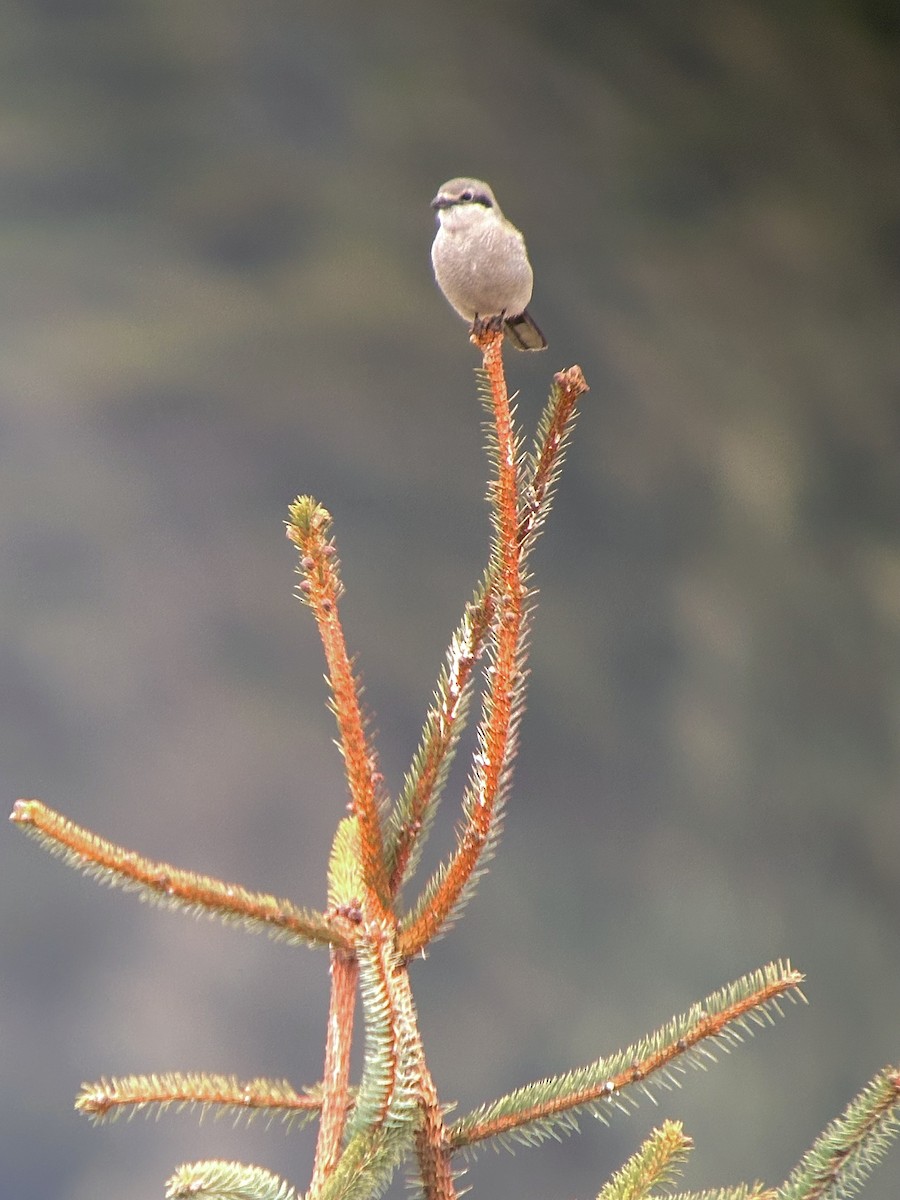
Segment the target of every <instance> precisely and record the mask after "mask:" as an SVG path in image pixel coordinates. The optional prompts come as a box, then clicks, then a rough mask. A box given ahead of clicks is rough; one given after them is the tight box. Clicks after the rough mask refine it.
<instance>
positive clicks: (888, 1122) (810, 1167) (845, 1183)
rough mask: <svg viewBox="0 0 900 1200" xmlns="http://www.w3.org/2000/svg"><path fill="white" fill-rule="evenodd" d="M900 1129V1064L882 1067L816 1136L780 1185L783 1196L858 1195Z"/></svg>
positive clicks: (781, 1199)
mask: <svg viewBox="0 0 900 1200" xmlns="http://www.w3.org/2000/svg"><path fill="white" fill-rule="evenodd" d="M898 1131H900V1068H897V1067H885V1068H884V1069H883V1070H881V1071H879V1072H878V1074H877V1075H876V1076H875V1078H874V1079H872V1080H871V1081H870V1082H869V1083H868V1084H866V1086H865V1087H864V1088H863V1090H862V1091H861V1092H860V1093H859V1095H858V1096H857V1097H856V1098H855V1099H854V1100H852V1101H851V1102H850V1104H848V1105H847V1107H846V1108H845V1109H844V1112H843V1113H842V1114H841V1116H840V1117H838V1118H837V1119H836V1120H835V1121H832V1123H831V1124H830V1125H829V1126H828V1128H827V1129H825V1131H824V1132H823V1133H822V1134H820V1136H819V1137H818V1138H816V1140H815V1142H814V1143H813V1145H812V1146H811V1147H810V1149H809V1150H808V1151H807V1153H806V1154H804V1156H803V1158H802V1159H801V1160H800V1162H799V1163H798V1164H797V1166H796V1167H795V1168H794V1170H793V1171H792V1172H791V1174H790V1176H789V1177H788V1179H787V1180H786V1181H785V1183H784V1184H783V1185H782V1186H781V1187H780V1188H779V1189H778V1193H777V1195H778V1200H843V1198H844V1197H847V1196H855V1195H856V1193H857V1192H859V1191H860V1189H861V1188H862V1186H863V1184H864V1183H865V1182H866V1180H867V1179H868V1178H869V1176H870V1175H871V1174H872V1171H873V1170H874V1169H875V1167H876V1166H877V1164H878V1163H879V1162H880V1161H881V1159H882V1158H883V1157H884V1155H885V1154H886V1153H887V1151H888V1148H889V1147H890V1145H891V1143H892V1142H893V1140H894V1138H895V1137H896V1136H897V1133H898Z"/></svg>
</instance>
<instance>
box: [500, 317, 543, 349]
mask: <svg viewBox="0 0 900 1200" xmlns="http://www.w3.org/2000/svg"><path fill="white" fill-rule="evenodd" d="M504 333H505V334H506V336H507V337H508V338H509V340H510V341H511V342H512V344H513V345H514V346H515V348H516V349H517V350H546V349H547V339H546V338H545V337H544V335H543V334H542V333H541V331H540V330H539V329H538V327H537V325H535V323H534V321H533V320H532V317H531V314H530V313H529V312H528V310H527V309H526V310H525V312H523V313H519V315H518V316H517V317H507V318H506V320H505V321H504Z"/></svg>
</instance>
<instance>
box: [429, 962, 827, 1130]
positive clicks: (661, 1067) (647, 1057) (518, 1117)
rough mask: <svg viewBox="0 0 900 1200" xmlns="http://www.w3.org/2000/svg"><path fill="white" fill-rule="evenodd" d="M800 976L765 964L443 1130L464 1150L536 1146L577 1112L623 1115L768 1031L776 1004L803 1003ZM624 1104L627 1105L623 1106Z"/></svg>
mask: <svg viewBox="0 0 900 1200" xmlns="http://www.w3.org/2000/svg"><path fill="white" fill-rule="evenodd" d="M802 982H803V976H802V975H801V974H800V972H799V971H795V970H793V969H792V968H791V966H790V964H789V963H780V962H775V963H769V964H768V966H766V967H763V968H762V969H761V970H759V971H754V972H753V973H752V974H751V975H745V976H743V977H742V978H741V979H738V980H737V981H736V982H734V983H732V984H730V985H729V986H728V987H726V988H723V989H722V990H721V991H718V992H715V993H714V994H713V995H712V996H708V997H707V998H706V1000H704V1001H702V1002H701V1003H699V1004H695V1005H693V1006H692V1007H691V1008H690V1009H689V1010H688V1011H687V1012H686V1013H684V1014H683V1015H681V1016H679V1017H674V1018H673V1019H672V1020H671V1021H669V1022H668V1023H667V1024H666V1025H664V1026H663V1027H662V1028H661V1029H658V1030H657V1031H656V1032H655V1033H653V1034H651V1035H650V1036H649V1037H646V1038H642V1039H641V1040H640V1041H638V1042H635V1043H634V1044H633V1045H631V1046H628V1047H627V1048H626V1049H625V1050H620V1051H618V1052H617V1053H616V1054H613V1055H611V1056H610V1057H609V1058H600V1059H598V1060H597V1061H596V1062H593V1063H590V1064H588V1065H587V1066H584V1067H579V1068H577V1069H576V1070H574V1071H568V1072H566V1073H565V1074H563V1075H556V1076H554V1077H552V1078H550V1079H542V1080H540V1081H538V1082H537V1083H532V1084H528V1085H526V1086H525V1087H522V1088H517V1089H516V1091H514V1092H510V1093H509V1094H508V1095H506V1096H502V1097H501V1098H500V1099H499V1100H495V1101H494V1102H493V1104H490V1105H485V1106H484V1107H483V1108H479V1109H476V1110H475V1111H474V1112H472V1113H469V1114H468V1115H467V1116H465V1117H461V1118H460V1119H459V1120H458V1121H455V1122H454V1123H453V1124H452V1125H451V1126H450V1129H449V1137H450V1143H451V1145H452V1146H453V1147H454V1148H456V1149H468V1148H470V1147H472V1146H474V1145H475V1144H476V1143H478V1142H482V1141H485V1140H487V1139H497V1141H498V1142H499V1143H501V1144H505V1145H507V1146H509V1145H510V1144H511V1143H515V1142H519V1143H522V1144H524V1145H536V1144H537V1143H538V1142H542V1141H544V1140H545V1139H546V1138H548V1137H558V1136H559V1135H560V1134H563V1133H572V1132H574V1131H575V1130H576V1129H577V1128H578V1122H577V1110H582V1111H586V1112H591V1113H593V1115H594V1116H596V1117H599V1118H600V1120H602V1121H606V1119H607V1116H608V1115H611V1113H612V1110H613V1109H614V1108H616V1109H618V1110H619V1111H620V1112H623V1113H627V1112H629V1111H630V1108H634V1107H636V1106H637V1097H636V1095H635V1093H636V1092H638V1091H641V1092H643V1093H644V1094H645V1095H647V1096H649V1097H650V1098H651V1099H653V1096H652V1092H653V1091H654V1090H656V1091H658V1090H660V1089H668V1088H670V1087H671V1086H672V1084H673V1082H674V1080H675V1076H676V1075H681V1074H684V1072H685V1071H686V1069H687V1068H688V1067H705V1066H706V1064H707V1063H709V1062H715V1061H716V1057H715V1047H719V1048H720V1049H722V1050H725V1051H727V1050H729V1049H731V1047H732V1046H734V1045H736V1044H738V1043H740V1042H741V1041H743V1039H744V1036H745V1035H748V1034H751V1033H752V1032H753V1028H752V1026H754V1025H755V1026H757V1027H758V1026H763V1025H771V1024H772V1023H773V1020H774V1018H773V1015H772V1014H773V1012H775V1013H779V1014H780V1013H781V1009H780V1007H779V1000H780V998H781V997H786V998H787V999H789V1000H791V1001H796V1000H797V999H803V998H804V997H803V993H802V992H801V991H800V984H801V983H802ZM626 1106H630V1107H626Z"/></svg>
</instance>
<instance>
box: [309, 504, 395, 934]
mask: <svg viewBox="0 0 900 1200" xmlns="http://www.w3.org/2000/svg"><path fill="white" fill-rule="evenodd" d="M330 531H331V515H330V514H329V513H328V511H327V510H326V509H324V508H323V507H322V506H321V505H320V504H318V503H317V502H316V501H315V500H314V499H313V498H312V496H298V497H297V499H296V500H295V501H294V503H293V504H292V505H291V507H290V520H289V521H288V524H287V536H288V537H289V538H290V540H291V541H292V542H293V543H294V545H295V546H296V547H297V549H298V550H299V551H300V565H299V574H300V575H301V577H302V578H301V581H300V585H299V587H298V589H297V590H298V592H299V594H300V598H301V599H302V600H303V602H304V603H305V604H307V605H308V606H309V607H310V608H311V609H312V611H313V615H314V616H315V618H316V624H317V625H318V627H319V636H320V637H321V639H322V646H323V648H324V650H325V661H326V662H327V663H328V682H329V684H330V686H331V708H332V711H333V712H334V716H335V719H336V720H337V725H338V732H339V734H340V739H341V752H342V754H343V757H344V771H345V773H346V776H347V784H348V786H349V788H350V802H351V811H352V813H353V815H354V816H356V817H357V819H358V821H359V839H360V852H361V862H362V869H363V877H364V883H365V886H366V889H367V892H368V893H369V897H368V898H369V903H370V905H372V906H373V911H374V912H377V914H378V915H379V916H384V914H385V913H386V912H387V911H388V909H389V907H390V889H389V888H388V880H387V871H386V867H385V857H384V842H383V836H382V831H381V817H380V812H379V809H380V805H379V798H378V786H379V781H380V778H381V777H380V775H379V773H378V769H377V762H376V757H375V751H374V750H373V748H372V747H371V745H370V744H369V739H368V737H367V736H366V729H365V722H364V721H363V715H362V706H361V703H360V688H359V683H358V681H357V680H356V678H355V676H354V674H353V668H352V665H351V662H350V657H349V655H348V653H347V645H346V642H345V639H344V630H343V627H342V625H341V620H340V616H339V614H338V601H339V599H340V597H341V596H342V594H343V585H342V584H341V580H340V564H339V562H338V558H337V554H336V552H335V547H334V542H333V541H332V539H331V537H330Z"/></svg>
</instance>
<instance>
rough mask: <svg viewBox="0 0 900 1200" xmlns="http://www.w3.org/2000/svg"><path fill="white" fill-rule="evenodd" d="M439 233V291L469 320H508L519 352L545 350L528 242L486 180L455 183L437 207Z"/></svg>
mask: <svg viewBox="0 0 900 1200" xmlns="http://www.w3.org/2000/svg"><path fill="white" fill-rule="evenodd" d="M431 207H432V208H433V209H434V210H435V212H436V213H437V218H438V231H437V234H436V235H435V239H434V244H433V245H432V247H431V261H432V263H433V264H434V277H435V279H436V280H437V283H438V287H439V288H440V289H441V291H442V292H443V293H444V295H445V296H446V297H447V299H448V300H449V301H450V303H451V304H452V306H453V307H454V308H455V309H456V311H457V312H458V313H459V315H460V316H461V317H462V318H463V319H464V320H466V321H469V322H470V323H472V324H474V323H475V322H476V321H478V322H481V321H484V322H489V321H491V320H497V321H502V323H503V331H504V333H505V334H506V336H507V337H508V338H509V340H510V341H511V342H512V344H513V345H514V346H515V347H516V349H517V350H545V349H546V347H547V342H546V339H545V338H544V335H543V334H542V333H541V331H540V329H538V327H537V325H535V323H534V321H533V320H532V318H531V315H530V314H529V312H528V302H529V301H530V300H531V289H532V283H533V279H534V276H533V273H532V270H531V263H530V262H529V261H528V251H527V250H526V249H525V239H524V238H523V237H522V235H521V233H520V232H519V231H518V229H516V227H515V225H513V223H512V222H511V221H507V219H506V217H504V215H503V213H502V212H501V211H500V206H499V205H498V203H497V199H496V197H495V196H494V193H493V192H492V191H491V189H490V188H489V187H488V185H487V184H486V183H483V182H482V181H481V180H480V179H450V180H448V181H447V183H445V184H444V185H443V187H442V188H441V189H440V191H439V192H438V194H437V195H436V196H435V198H434V199H433V200H432V202H431Z"/></svg>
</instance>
